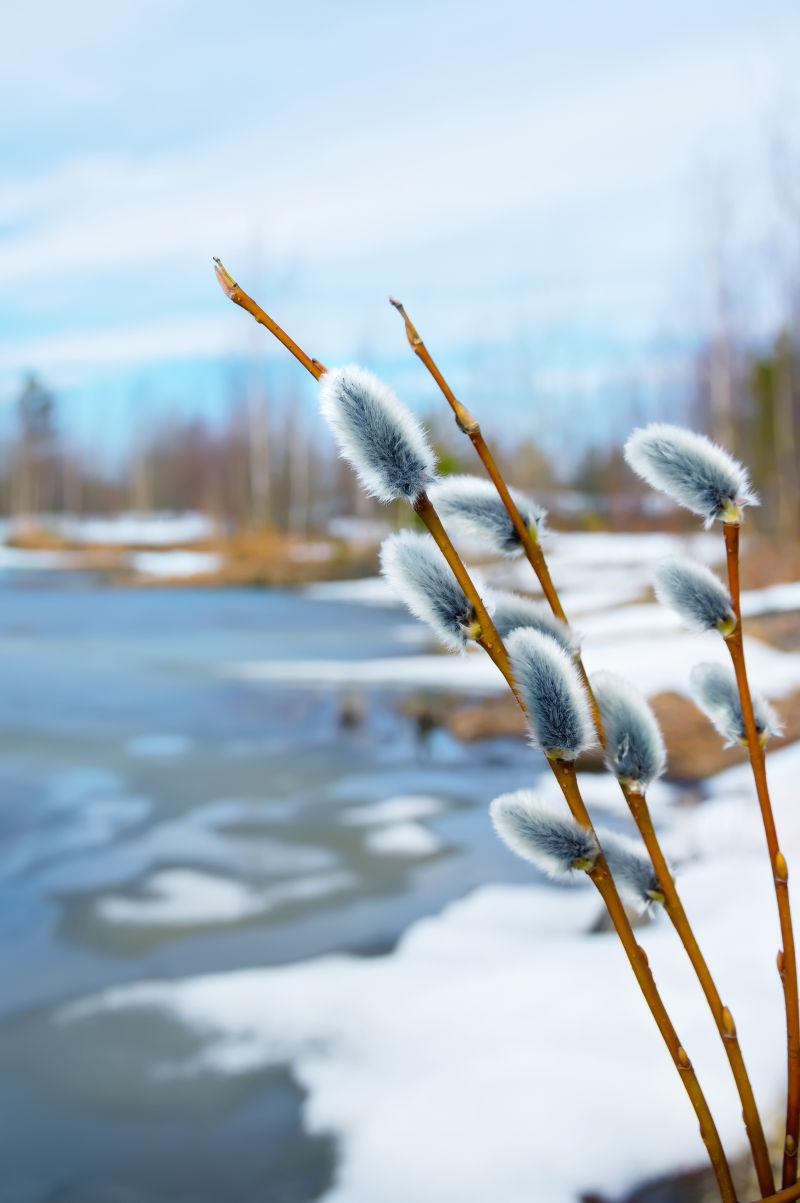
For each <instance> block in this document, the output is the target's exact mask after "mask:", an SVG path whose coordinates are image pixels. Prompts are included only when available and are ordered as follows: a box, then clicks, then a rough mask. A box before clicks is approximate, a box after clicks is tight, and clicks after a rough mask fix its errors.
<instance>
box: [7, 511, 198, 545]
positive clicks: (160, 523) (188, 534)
mask: <svg viewBox="0 0 800 1203" xmlns="http://www.w3.org/2000/svg"><path fill="white" fill-rule="evenodd" d="M36 521H37V525H40V526H43V527H44V528H45V529H46V530H50V531H53V532H55V533H56V534H59V535H61V536H62V537H63V538H65V539H69V540H71V541H72V542H74V543H106V544H115V545H124V544H127V545H129V546H130V545H136V544H138V545H139V546H142V547H157V546H159V545H161V546H163V545H166V544H172V543H196V542H199V541H200V540H201V539H209V538H212V537H213V536H215V535H217V534H219V525H218V523H216V522H214V521H213V520H212V519H211V518H209V517H207V516H206V515H205V514H198V513H191V512H189V513H183V514H174V513H166V512H163V513H154V514H136V513H125V514H116V515H115V516H114V517H111V518H106V517H97V516H91V515H87V516H86V517H78V516H77V515H72V514H51V515H44V516H42V517H38V518H37V519H36ZM13 529H14V524H13V523H12V524H11V530H12V532H13Z"/></svg>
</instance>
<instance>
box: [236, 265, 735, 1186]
mask: <svg viewBox="0 0 800 1203" xmlns="http://www.w3.org/2000/svg"><path fill="white" fill-rule="evenodd" d="M216 264H217V268H216V273H217V279H218V280H219V282H220V284H221V286H222V288H223V291H224V292H225V293H226V294H227V296H229V297H230V299H231V300H232V301H234V302H235V304H237V305H239V306H241V308H242V309H245V310H246V311H247V312H248V313H250V314H251V315H252V316H253V317H254V318H255V320H256V321H257V322H259V323H260V324H261V325H262V326H265V327H266V328H267V329H268V330H269V331H270V332H271V333H272V334H274V335H275V337H276V338H278V339H279V341H280V342H281V343H282V344H283V345H284V346H285V347H286V348H287V350H288V351H290V352H291V353H292V355H294V357H295V358H296V359H297V360H299V362H300V363H302V364H303V367H305V368H306V370H307V371H309V372H310V373H311V375H312V376H314V378H315V379H316V380H319V379H320V377H321V376H322V374H323V373H324V371H325V368H324V366H323V365H322V364H321V363H320V362H319V360H316V359H312V358H311V357H310V356H309V355H306V353H305V352H304V351H303V350H302V349H301V348H300V347H299V346H298V345H297V343H295V342H294V340H293V339H291V338H290V337H289V336H288V334H286V333H285V331H283V330H282V329H281V327H280V326H278V325H277V323H276V322H275V321H273V319H272V318H270V317H269V315H268V314H266V313H265V312H264V310H263V309H261V307H260V306H259V305H257V304H256V302H255V301H253V299H252V298H251V297H249V296H248V295H247V293H245V292H244V291H243V290H242V289H241V288H240V287H239V285H238V284H236V282H235V281H234V279H233V277H232V276H231V275H230V274H229V273H228V272H227V271H226V270H225V268H224V267H223V266H222V264H221V263H220V262H219V260H216ZM414 508H415V510H416V512H417V513H418V514H419V516H420V518H421V519H422V521H423V522H424V523H425V525H426V526H427V528H428V530H429V531H430V533H431V535H432V536H433V538H434V539H435V540H436V543H437V545H438V546H439V548H440V550H441V551H442V554H443V555H444V557H445V559H446V561H447V563H448V564H449V565H450V568H451V569H452V570H453V573H454V574H455V575H456V579H457V580H458V583H459V585H460V586H461V588H462V590H463V591H464V593H465V594H466V596H467V598H468V599H469V601H470V602H471V604H472V605H473V608H474V609H475V613H476V616H477V618H478V622H479V624H480V626H481V638H480V639H479V642H480V643H481V646H482V647H483V648H484V650H485V651H486V652H487V653H488V655H489V656H490V657H491V659H492V660H493V662H494V663H495V665H496V666H497V667H498V669H499V670H500V672H501V673H502V674H503V676H504V677H505V679H506V681H507V683H508V685H509V687H510V688H511V690H512V692H513V694H514V697H515V698H516V700H517V703H518V705H519V706H520V708H521V709H522V711H523V713H524V712H525V708H524V706H523V703H522V699H521V698H520V695H519V693H518V691H517V689H516V686H515V684H514V680H513V675H512V673H511V669H510V664H509V660H508V654H507V652H506V649H505V645H504V644H503V641H502V640H501V639H500V637H499V635H498V633H497V631H496V629H495V627H494V624H493V623H492V621H491V619H490V618H489V616H488V614H487V613H486V610H485V607H484V606H483V603H482V601H481V599H480V595H479V593H478V591H477V589H476V588H475V585H474V583H473V582H472V579H471V577H470V575H469V573H468V572H467V569H466V567H465V565H464V564H463V562H462V561H461V558H460V557H459V555H458V552H457V551H456V549H455V548H454V547H453V544H452V543H451V542H450V539H449V538H448V536H447V534H446V533H445V531H444V528H443V527H442V524H441V521H440V519H439V516H438V514H437V513H436V510H435V508H434V507H433V505H432V503H431V501H430V499H429V498H428V497H427V496H426V495H425V494H423V495H422V497H421V498H418V499H417V502H416V504H415V506H414ZM484 624H485V625H484ZM548 763H549V764H550V767H551V769H552V770H553V773H554V774H555V777H556V780H557V781H558V783H559V785H560V786H561V790H562V792H563V794H564V797H565V799H566V802H567V805H568V806H569V808H570V811H571V813H572V815H573V817H574V818H575V820H576V822H578V823H580V824H581V825H582V826H584V827H587V828H588V829H589V830H590V831H592V832H593V833H594V828H593V826H592V821H591V818H590V817H589V813H588V811H587V810H586V806H585V805H584V802H583V799H582V797H581V794H580V790H579V789H578V783H577V779H576V777H575V767H574V765H567V764H556V763H555V762H553V761H550V760H548ZM595 838H597V837H596V835H595ZM598 846H599V842H598ZM590 876H591V878H592V881H593V882H594V884H595V886H596V888H597V890H598V892H599V893H600V896H601V897H602V899H603V901H604V903H605V905H606V908H607V909H608V913H609V915H610V917H611V921H612V923H613V925H614V928H615V930H616V932H617V934H618V936H619V938H620V941H621V943H622V946H623V948H624V950H625V953H626V955H627V957H628V960H629V962H630V964H631V968H632V969H633V972H634V976H635V977H636V981H637V982H638V984H639V988H640V990H641V991H642V994H643V996H644V999H645V1001H646V1003H647V1005H648V1007H649V1008H650V1011H651V1013H652V1015H653V1018H654V1019H655V1022H656V1025H657V1027H658V1029H659V1032H660V1033H661V1036H662V1038H663V1040H664V1043H665V1044H666V1046H667V1049H668V1051H669V1053H670V1056H671V1057H672V1060H673V1062H674V1064H675V1067H676V1069H677V1070H678V1073H679V1075H680V1079H681V1081H682V1083H683V1086H684V1089H685V1090H686V1093H687V1094H688V1096H689V1099H690V1101H691V1104H692V1107H693V1108H694V1111H695V1114H696V1115H697V1119H698V1122H699V1125H700V1134H701V1137H702V1139H703V1142H704V1144H705V1146H706V1150H707V1152H708V1157H709V1160H710V1162H711V1166H712V1169H713V1171H714V1175H715V1177H716V1180H717V1185H718V1187H719V1193H720V1197H721V1199H722V1200H723V1203H736V1193H735V1191H734V1188H733V1182H732V1179H731V1173H730V1167H729V1165H728V1162H727V1159H726V1157H725V1152H724V1150H723V1148H722V1143H721V1141H720V1138H719V1133H718V1132H717V1128H716V1125H715V1123H714V1119H713V1117H712V1115H711V1111H710V1109H709V1106H708V1103H707V1102H706V1099H705V1096H704V1094H703V1092H702V1089H701V1087H700V1083H699V1082H698V1080H697V1076H696V1075H695V1072H694V1070H693V1068H692V1064H691V1061H690V1060H689V1058H688V1056H687V1055H686V1052H685V1051H684V1049H683V1047H682V1045H681V1043H680V1041H679V1039H678V1035H677V1033H676V1031H675V1028H674V1027H673V1025H672V1021H671V1020H670V1018H669V1015H668V1013H667V1010H666V1007H665V1006H664V1004H663V1002H662V1000H661V996H660V994H659V993H658V989H657V988H656V985H655V982H654V980H653V976H652V974H651V972H650V969H649V966H648V964H647V957H646V955H645V953H644V950H643V949H641V948H640V947H639V945H638V944H637V942H636V937H635V936H634V934H633V928H632V927H631V924H630V920H629V919H628V916H627V913H626V911H625V907H624V906H623V904H622V901H621V899H620V897H619V894H618V893H617V888H616V886H615V885H614V881H613V878H612V877H611V874H610V873H609V871H608V866H607V864H606V862H605V858H604V857H603V855H602V853H601V855H600V857H599V858H598V862H597V864H596V865H595V867H594V869H593V870H592V871H591V873H590Z"/></svg>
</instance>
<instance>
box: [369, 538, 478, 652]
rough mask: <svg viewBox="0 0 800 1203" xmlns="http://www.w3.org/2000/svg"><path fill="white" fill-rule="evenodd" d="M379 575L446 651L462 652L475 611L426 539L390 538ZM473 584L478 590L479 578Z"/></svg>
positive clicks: (433, 544)
mask: <svg viewBox="0 0 800 1203" xmlns="http://www.w3.org/2000/svg"><path fill="white" fill-rule="evenodd" d="M381 572H382V574H383V576H384V577H385V578H386V580H387V581H388V582H389V585H390V586H391V588H392V591H393V592H394V593H396V594H397V595H398V596H399V597H400V598H401V599H402V600H403V601H404V602H405V604H406V605H407V606H408V608H409V610H410V611H411V613H412V614H414V615H415V617H417V618H419V619H420V620H421V621H422V622H425V623H427V624H428V626H429V627H431V629H432V630H433V632H434V633H435V635H436V636H437V638H438V639H440V640H441V642H442V643H443V644H444V645H445V646H446V647H449V648H451V649H452V650H453V651H463V650H464V648H465V647H466V645H467V640H468V638H469V637H470V636H469V631H470V628H472V627H473V625H474V624H475V621H476V619H475V611H474V609H473V607H472V604H471V602H470V601H469V600H468V599H467V597H466V595H465V594H464V592H463V590H462V588H461V586H460V585H459V583H458V581H457V580H456V578H455V576H454V575H453V573H452V571H451V569H450V567H449V566H448V564H447V563H446V561H445V560H444V559H443V557H442V554H441V552H440V551H439V548H438V547H437V546H436V544H435V543H434V541H433V539H432V538H431V536H430V535H423V534H417V533H415V532H414V531H399V532H398V533H397V534H394V535H390V536H389V537H388V538H387V539H385V540H384V542H383V546H382V547H381ZM473 579H474V578H473ZM475 584H476V587H481V582H480V578H478V579H477V580H475ZM481 591H482V592H483V589H482V587H481ZM486 600H487V601H489V599H488V598H487V599H486ZM489 605H491V602H490V601H489Z"/></svg>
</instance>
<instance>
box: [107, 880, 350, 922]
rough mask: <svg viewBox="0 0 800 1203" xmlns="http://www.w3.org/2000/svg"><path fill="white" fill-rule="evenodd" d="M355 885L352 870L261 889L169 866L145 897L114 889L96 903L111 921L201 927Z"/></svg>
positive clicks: (148, 884)
mask: <svg viewBox="0 0 800 1203" xmlns="http://www.w3.org/2000/svg"><path fill="white" fill-rule="evenodd" d="M356 884H357V881H356V878H355V877H354V876H353V874H352V873H347V872H343V871H342V872H337V873H324V874H320V875H318V876H316V877H294V878H292V879H290V880H287V881H280V882H275V883H274V884H273V885H270V886H266V887H264V888H263V889H258V888H256V887H254V886H250V885H247V884H246V883H244V882H239V881H233V880H231V879H230V878H224V877H215V876H212V875H211V874H210V873H201V872H198V871H196V870H194V869H164V870H163V871H162V872H160V873H154V874H153V875H152V876H151V877H150V878H148V880H147V882H146V884H145V891H146V892H145V895H144V896H143V897H139V898H135V897H132V896H131V897H128V896H125V895H114V894H110V895H107V896H106V897H104V898H102V899H101V900H100V901H99V902H98V903H97V906H96V910H97V913H98V914H99V915H100V917H101V918H102V919H105V920H106V922H108V923H123V924H131V925H135V926H137V927H184V926H190V927H197V926H199V925H203V924H209V925H210V924H225V923H237V922H241V921H242V920H243V919H249V918H252V917H254V916H256V915H265V914H268V913H269V912H270V911H274V910H277V909H278V908H279V907H282V906H289V905H292V904H296V903H300V902H309V901H311V900H312V899H313V900H316V899H319V898H325V897H327V896H329V895H334V894H341V893H342V892H344V891H347V890H352V889H354V888H355V886H356Z"/></svg>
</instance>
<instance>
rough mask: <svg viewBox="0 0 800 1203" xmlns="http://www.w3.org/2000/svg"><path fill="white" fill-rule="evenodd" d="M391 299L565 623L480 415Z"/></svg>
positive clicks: (535, 541)
mask: <svg viewBox="0 0 800 1203" xmlns="http://www.w3.org/2000/svg"><path fill="white" fill-rule="evenodd" d="M389 300H390V302H391V304H392V305H394V307H395V309H396V310H397V312H398V313H399V314H400V316H401V317H402V319H403V321H404V322H405V326H406V338H407V339H408V342H409V345H410V346H411V349H412V351H413V352H414V354H415V355H416V356H417V357H418V358H419V359H421V360H422V362H423V363H424V364H425V367H426V368H427V369H428V371H429V372H430V374H431V376H433V379H434V380H435V381H436V383H437V384H438V386H439V388H440V389H441V391H442V394H443V395H444V398H445V400H446V401H447V403H448V405H449V406H450V408H451V409H452V411H453V413H454V414H455V419H456V424H457V426H458V428H459V430H462V431H463V432H464V434H465V435H467V437H468V438H469V440H470V441H471V443H472V445H473V447H474V448H475V450H476V451H477V453H478V455H479V456H480V458H481V460H482V462H483V466H484V467H485V468H486V471H487V473H488V474H489V477H490V479H491V481H492V484H493V485H494V487H495V488H496V489H497V492H498V493H499V495H500V499H501V501H502V502H503V505H504V506H505V507H506V511H507V513H508V516H509V518H510V519H511V522H512V523H513V526H514V530H515V531H516V534H517V537H518V538H519V541H520V543H521V544H522V547H523V549H524V551H525V555H526V556H527V558H528V560H529V561H530V563H531V566H532V567H533V569H534V571H535V573H536V575H537V577H538V578H539V583H540V585H541V586H542V591H543V592H544V595H545V597H546V598H547V601H548V604H549V606H550V608H551V610H552V611H553V613H554V614H555V615H556V616H557V617H558V618H560V619H561V620H562V621H563V622H566V616H565V614H564V611H563V610H562V608H561V602H560V601H559V598H558V594H557V593H556V590H555V587H554V585H553V582H552V580H551V578H550V573H549V571H548V568H547V564H546V563H545V559H544V556H543V554H542V549H541V547H540V545H539V540H538V539H537V538H536V537H535V535H534V534H533V533H532V532H531V531H530V529H529V528H528V526H527V525H526V523H525V520H524V518H523V517H522V515H521V514H520V512H519V510H518V509H517V507H516V505H515V504H514V499H513V497H512V496H511V494H510V492H509V490H508V485H507V484H506V482H505V481H504V480H503V477H502V474H501V472H500V469H499V468H498V467H497V464H496V463H495V459H494V456H493V455H492V453H491V451H490V450H489V448H488V446H487V444H486V440H485V439H484V437H483V434H482V433H481V428H480V424H479V422H478V420H477V418H476V417H475V416H474V415H473V414H471V413H470V411H469V410H468V409H467V407H466V406H465V405H464V404H463V403H462V402H461V401H459V400H458V398H457V397H456V395H455V393H454V392H453V390H452V389H451V388H450V385H449V384H448V383H447V381H446V380H445V378H444V376H443V375H442V373H441V372H440V371H439V368H438V367H437V365H436V363H435V361H434V359H433V357H432V355H431V353H430V351H429V350H428V348H427V347H426V346H425V344H424V342H423V341H422V339H421V338H420V336H419V334H418V333H417V329H416V326H415V325H414V324H413V322H412V321H411V318H410V317H409V316H408V314H407V313H406V311H405V308H404V307H403V305H402V304H401V302H400V301H398V300H395V298H394V297H390V298H389Z"/></svg>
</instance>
